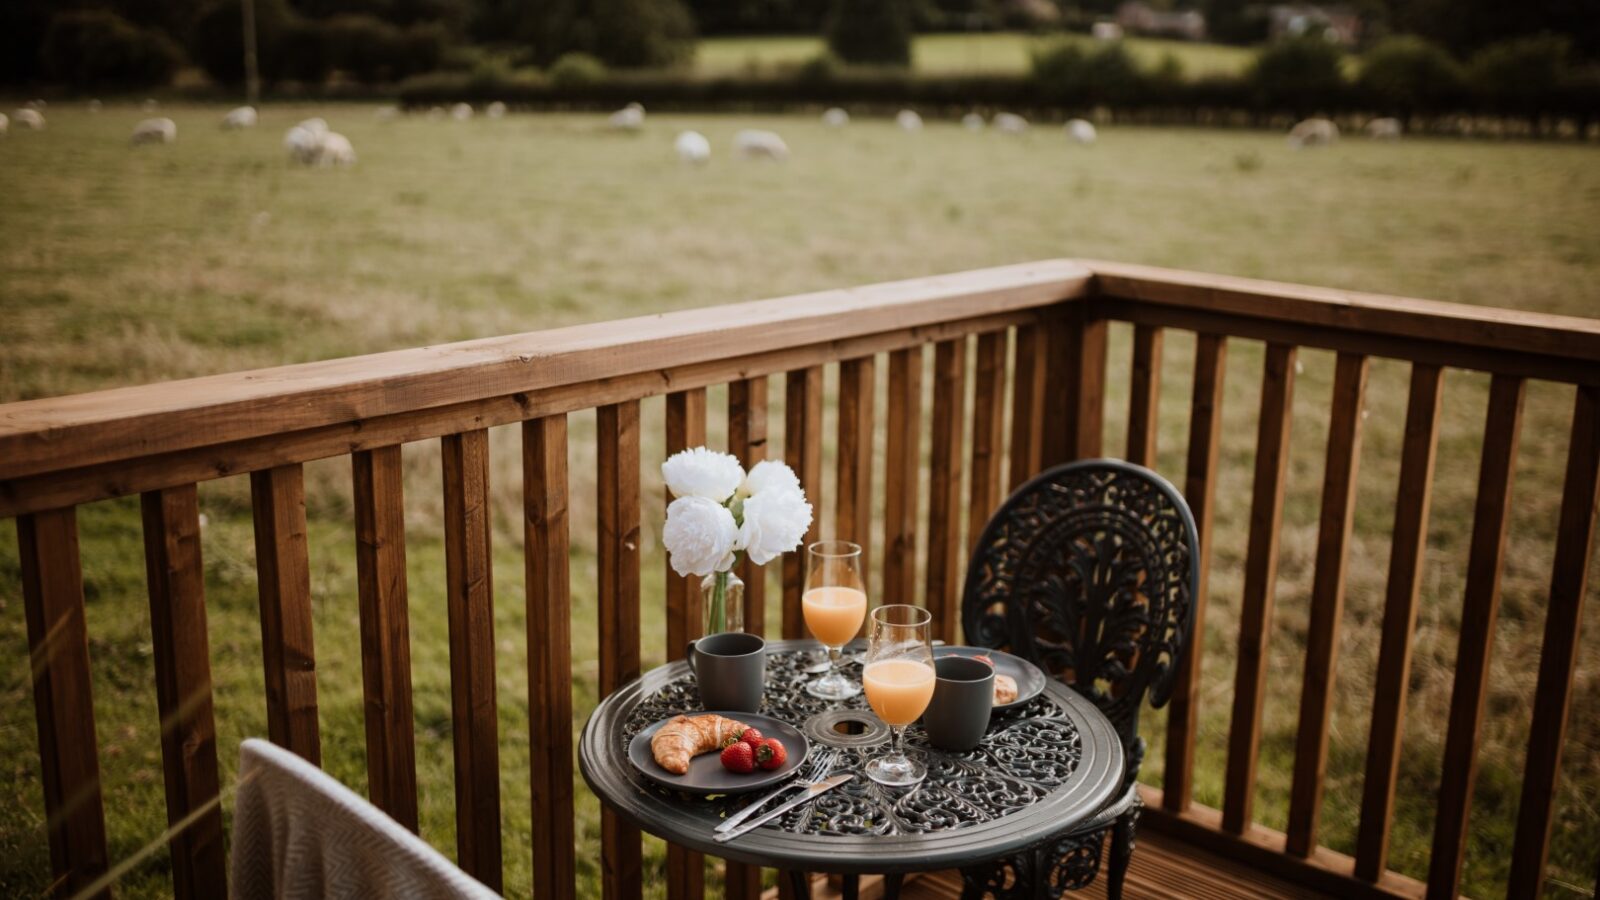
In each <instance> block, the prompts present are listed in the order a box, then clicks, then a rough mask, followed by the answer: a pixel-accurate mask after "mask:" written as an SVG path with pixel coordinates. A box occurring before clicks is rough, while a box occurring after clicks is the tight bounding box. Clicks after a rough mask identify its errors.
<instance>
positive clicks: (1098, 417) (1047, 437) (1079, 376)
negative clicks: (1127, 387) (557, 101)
mask: <svg viewBox="0 0 1600 900" xmlns="http://www.w3.org/2000/svg"><path fill="white" fill-rule="evenodd" d="M1044 331H1045V352H1046V357H1045V384H1046V385H1047V389H1046V391H1045V400H1044V434H1043V435H1042V437H1041V445H1040V465H1041V466H1042V467H1043V468H1045V469H1049V468H1050V467H1052V466H1057V465H1060V464H1062V463H1065V462H1071V461H1073V460H1077V459H1093V458H1095V457H1098V456H1100V455H1101V453H1102V440H1103V433H1104V430H1105V378H1106V335H1107V329H1106V320H1105V319H1101V318H1098V317H1095V316H1094V315H1092V310H1091V308H1090V307H1089V306H1087V305H1084V304H1073V305H1070V306H1066V307H1063V308H1061V309H1059V310H1057V311H1056V315H1054V316H1052V317H1050V318H1049V319H1047V320H1046V323H1045V327H1044Z"/></svg>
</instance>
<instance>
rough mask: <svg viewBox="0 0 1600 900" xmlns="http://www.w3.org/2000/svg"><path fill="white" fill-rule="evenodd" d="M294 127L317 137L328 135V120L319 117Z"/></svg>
mask: <svg viewBox="0 0 1600 900" xmlns="http://www.w3.org/2000/svg"><path fill="white" fill-rule="evenodd" d="M295 127H296V128H304V129H305V130H306V131H309V132H311V133H312V134H318V135H321V134H327V133H328V120H327V119H324V118H322V117H320V116H313V117H312V118H309V119H306V120H305V121H303V122H301V123H300V124H299V125H296V126H295Z"/></svg>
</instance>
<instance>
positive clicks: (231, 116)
mask: <svg viewBox="0 0 1600 900" xmlns="http://www.w3.org/2000/svg"><path fill="white" fill-rule="evenodd" d="M222 127H223V129H224V130H225V131H237V130H239V129H241V128H254V127H256V108H255V107H253V106H238V107H234V108H233V109H230V110H228V114H227V115H225V116H223V117H222Z"/></svg>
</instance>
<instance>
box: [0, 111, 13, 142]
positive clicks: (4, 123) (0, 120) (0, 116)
mask: <svg viewBox="0 0 1600 900" xmlns="http://www.w3.org/2000/svg"><path fill="white" fill-rule="evenodd" d="M10 130H11V120H10V119H8V118H6V114H5V113H0V137H5V136H6V132H7V131H10Z"/></svg>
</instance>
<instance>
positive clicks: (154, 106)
mask: <svg viewBox="0 0 1600 900" xmlns="http://www.w3.org/2000/svg"><path fill="white" fill-rule="evenodd" d="M139 108H140V109H142V110H144V111H145V112H155V111H156V110H158V109H160V108H161V102H160V101H158V100H156V98H154V97H146V98H144V102H143V103H141V104H139Z"/></svg>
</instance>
